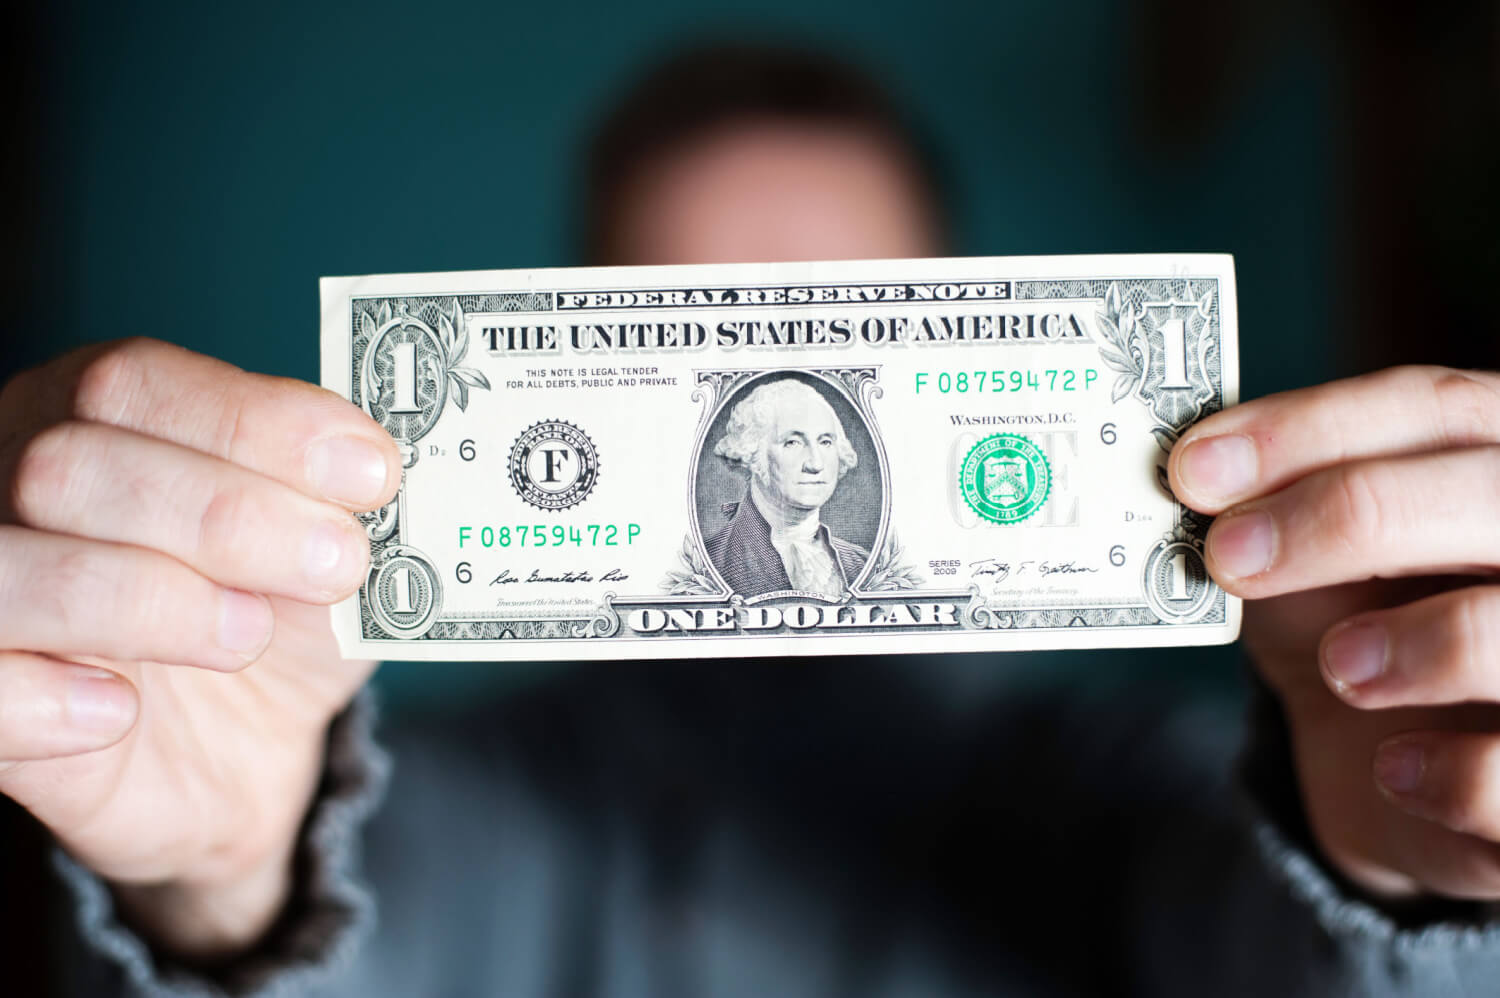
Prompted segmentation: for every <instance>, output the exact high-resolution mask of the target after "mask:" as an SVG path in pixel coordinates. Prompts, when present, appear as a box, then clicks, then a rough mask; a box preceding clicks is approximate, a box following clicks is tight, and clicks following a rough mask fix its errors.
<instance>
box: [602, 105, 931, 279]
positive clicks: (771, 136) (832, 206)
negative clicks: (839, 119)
mask: <svg viewBox="0 0 1500 998" xmlns="http://www.w3.org/2000/svg"><path fill="white" fill-rule="evenodd" d="M642 174H643V175H641V176H638V177H636V178H634V179H633V180H631V181H630V182H629V183H628V184H627V186H626V187H625V190H624V191H623V193H622V196H621V198H620V201H619V216H618V218H617V221H616V224H615V226H614V230H613V233H612V235H613V242H612V244H611V246H610V248H609V254H608V255H609V259H608V260H607V261H606V262H608V263H615V264H674V263H752V262H763V261H772V260H839V259H861V258H877V257H920V256H932V255H935V254H936V253H938V252H939V250H940V239H939V235H938V232H937V226H936V224H935V221H934V217H933V208H932V205H931V204H930V202H929V199H928V198H927V197H926V195H925V194H924V192H923V189H922V188H921V187H920V185H919V184H918V183H917V182H916V180H915V178H914V176H913V174H912V172H911V168H910V167H909V166H908V164H907V161H906V159H905V157H904V156H903V154H902V153H901V152H900V151H899V150H897V149H896V148H895V147H893V146H892V145H891V144H890V143H889V142H888V141H887V140H885V139H883V138H882V137H880V136H877V135H873V134H869V133H868V132H866V131H864V130H860V129H855V128H841V127H837V126H819V125H815V124H802V123H797V122H785V121H774V120H768V121H755V120H749V121H745V122H741V123H737V124H732V125H726V126H724V127H722V128H719V129H716V130H714V131H711V132H708V133H706V134H705V135H703V136H702V137H700V138H698V139H695V140H692V141H690V142H689V143H687V144H686V145H684V146H682V147H680V148H677V149H674V150H671V151H669V152H666V153H664V154H663V155H662V158H661V160H660V162H659V163H656V164H653V165H652V166H650V167H648V168H647V169H645V170H644V171H642Z"/></svg>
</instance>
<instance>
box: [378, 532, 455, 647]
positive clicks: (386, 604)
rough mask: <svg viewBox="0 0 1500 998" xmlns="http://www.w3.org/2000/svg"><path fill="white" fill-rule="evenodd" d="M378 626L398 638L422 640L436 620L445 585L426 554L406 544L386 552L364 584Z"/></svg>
mask: <svg viewBox="0 0 1500 998" xmlns="http://www.w3.org/2000/svg"><path fill="white" fill-rule="evenodd" d="M365 589H366V592H367V593H368V594H369V601H368V602H369V607H370V613H371V615H372V616H373V617H374V618H375V623H376V624H378V625H379V626H380V628H381V629H383V630H384V631H385V632H386V633H387V634H388V635H390V636H391V637H396V638H407V639H410V638H419V637H421V636H422V635H423V634H425V633H426V632H427V630H428V629H429V628H430V627H432V625H433V623H434V622H435V621H436V620H437V616H438V610H440V609H441V608H442V603H443V583H442V580H441V579H440V578H439V577H438V572H437V568H436V567H435V566H434V565H433V564H432V561H431V559H429V558H428V557H427V556H426V555H425V554H423V553H422V552H420V551H418V550H417V549H416V548H413V547H410V546H408V545H404V544H392V545H390V546H388V547H385V548H383V549H382V550H381V551H380V553H379V555H378V556H376V558H375V560H374V562H373V563H372V564H371V566H370V576H369V579H368V580H367V581H366V583H365Z"/></svg>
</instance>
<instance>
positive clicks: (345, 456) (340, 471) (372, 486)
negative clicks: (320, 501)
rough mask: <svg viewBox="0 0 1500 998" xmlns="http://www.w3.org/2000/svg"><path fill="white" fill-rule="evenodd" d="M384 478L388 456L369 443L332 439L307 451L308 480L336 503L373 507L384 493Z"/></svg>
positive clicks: (321, 441)
mask: <svg viewBox="0 0 1500 998" xmlns="http://www.w3.org/2000/svg"><path fill="white" fill-rule="evenodd" d="M385 476H386V467H385V455H384V454H382V453H381V452H380V449H379V448H378V447H376V446H375V445H374V444H372V443H370V441H368V440H362V439H360V438H359V437H330V438H328V439H327V440H319V441H317V442H316V443H314V444H313V445H312V446H311V447H309V448H308V449H307V477H308V478H309V479H310V480H311V481H312V483H313V485H314V486H315V487H316V488H317V489H318V491H320V492H322V493H323V495H325V496H327V497H328V498H329V499H332V500H334V501H335V502H342V503H347V504H349V505H351V506H367V505H374V504H375V503H377V502H379V501H380V496H381V494H382V493H383V492H384V491H385Z"/></svg>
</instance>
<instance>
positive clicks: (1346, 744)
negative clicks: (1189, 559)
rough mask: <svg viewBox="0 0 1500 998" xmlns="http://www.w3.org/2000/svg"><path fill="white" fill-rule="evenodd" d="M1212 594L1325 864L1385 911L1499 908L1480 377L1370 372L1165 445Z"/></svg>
mask: <svg viewBox="0 0 1500 998" xmlns="http://www.w3.org/2000/svg"><path fill="white" fill-rule="evenodd" d="M1169 474H1170V478H1171V484H1172V488H1173V490H1174V491H1175V492H1176V493H1177V495H1178V496H1179V497H1180V498H1181V499H1182V501H1183V502H1184V503H1186V504H1187V505H1188V506H1190V507H1192V508H1193V509H1196V510H1199V511H1201V512H1204V513H1211V514H1218V519H1217V520H1216V521H1215V523H1214V525H1213V527H1212V528H1211V529H1210V531H1209V534H1208V540H1207V552H1206V557H1207V562H1208V568H1209V571H1210V573H1211V574H1212V575H1213V577H1214V578H1215V579H1216V580H1217V581H1218V582H1219V584H1220V585H1222V586H1223V587H1224V588H1225V589H1226V590H1228V591H1229V592H1232V593H1235V594H1237V595H1239V596H1243V597H1245V598H1246V599H1247V600H1249V601H1251V602H1248V603H1247V604H1246V606H1245V626H1244V638H1245V644H1246V647H1247V648H1248V650H1249V652H1250V655H1251V657H1252V659H1253V660H1254V662H1255V665H1256V667H1257V668H1258V669H1259V670H1260V673H1261V675H1262V676H1263V677H1264V678H1265V680H1266V681H1267V683H1268V684H1269V685H1270V686H1271V687H1272V689H1274V690H1275V691H1276V693H1277V694H1278V695H1279V696H1280V698H1281V701H1282V704H1283V706H1284V708H1285V710H1286V714H1287V718H1288V722H1289V725H1290V730H1291V733H1292V742H1293V745H1292V751H1293V755H1294V758H1295V761H1296V766H1297V772H1298V776H1299V779H1300V784H1301V792H1302V799H1303V802H1304V805H1305V808H1306V811H1307V814H1308V817H1309V820H1310V824H1311V827H1312V831H1313V834H1314V835H1315V836H1316V838H1317V840H1318V842H1319V844H1320V845H1321V847H1322V849H1323V851H1324V853H1325V854H1326V856H1327V858H1328V859H1329V860H1330V861H1331V862H1332V863H1333V864H1334V865H1335V866H1336V867H1337V868H1338V869H1339V870H1341V871H1342V872H1343V873H1344V874H1345V875H1346V876H1348V877H1349V878H1350V879H1352V880H1353V881H1354V882H1355V883H1357V884H1359V885H1360V886H1362V887H1363V888H1364V889H1366V890H1368V891H1370V892H1371V893H1372V894H1375V895H1377V896H1382V897H1387V898H1401V897H1411V896H1416V895H1421V894H1438V895H1444V896H1449V897H1456V898H1471V899H1496V898H1500V705H1497V702H1500V586H1496V585H1494V584H1492V580H1493V577H1494V574H1495V572H1496V569H1497V567H1500V376H1497V375H1495V374H1490V373H1484V372H1459V371H1453V370H1447V369H1443V368H1434V367H1410V368H1398V369H1393V370H1389V371H1383V372H1380V373H1377V374H1373V375H1369V376H1367V377H1361V378H1354V379H1351V380H1347V381H1340V382H1335V383H1333V384H1329V385H1323V386H1320V387H1316V388H1310V389H1306V390H1303V391H1295V392H1288V393H1285V394H1281V395H1274V396H1271V397H1269V398H1264V399H1259V400H1257V401H1254V402H1250V403H1247V404H1245V405H1242V406H1236V407H1234V408H1232V409H1229V410H1226V411H1224V412H1222V413H1218V414H1216V415H1214V416H1212V417H1211V418H1209V419H1206V420H1204V421H1203V422H1202V423H1200V424H1198V425H1197V426H1194V427H1193V428H1192V429H1191V430H1190V431H1188V432H1187V433H1186V434H1184V435H1183V437H1182V439H1181V440H1180V441H1179V442H1178V444H1177V446H1176V448H1175V449H1174V450H1173V452H1172V456H1171V460H1170V462H1169Z"/></svg>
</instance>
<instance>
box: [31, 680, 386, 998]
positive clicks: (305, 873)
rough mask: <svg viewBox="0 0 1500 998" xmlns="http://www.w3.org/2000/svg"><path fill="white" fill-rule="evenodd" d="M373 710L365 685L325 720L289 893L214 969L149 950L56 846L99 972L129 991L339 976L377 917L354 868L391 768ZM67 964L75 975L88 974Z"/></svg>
mask: <svg viewBox="0 0 1500 998" xmlns="http://www.w3.org/2000/svg"><path fill="white" fill-rule="evenodd" d="M375 713H376V711H375V703H374V696H373V694H372V693H371V692H370V691H369V690H368V689H365V690H363V691H361V692H360V693H359V695H358V696H356V697H355V699H354V700H353V701H352V702H351V703H350V705H349V706H348V707H347V708H346V709H345V710H344V712H343V713H341V714H340V715H339V716H338V717H337V718H335V719H334V721H333V723H332V724H331V725H330V726H329V729H328V739H327V752H326V755H325V763H324V771H323V778H322V781H321V782H320V784H319V787H318V792H317V795H316V796H315V798H314V800H313V804H312V807H311V808H310V809H309V811H308V817H307V820H306V821H305V822H304V824H303V827H302V834H301V839H300V841H299V843H298V847H297V854H296V859H295V864H296V872H295V879H294V883H293V894H292V898H291V900H290V901H289V902H288V905H287V907H286V910H285V911H283V913H282V914H281V916H280V917H279V918H278V919H277V922H276V924H275V926H273V928H272V929H271V931H270V932H269V933H267V935H266V936H265V938H264V939H263V940H262V941H261V942H260V943H259V944H258V945H257V946H256V947H255V948H254V949H253V950H251V951H249V952H247V953H246V954H244V956H242V957H241V958H239V959H237V960H235V961H233V962H232V963H230V964H228V965H226V966H223V967H220V968H216V969H215V970H213V971H212V972H208V971H204V970H200V969H195V968H189V967H185V966H181V965H177V964H174V963H173V962H172V961H171V958H170V957H169V956H166V955H164V954H162V953H160V952H158V951H155V950H153V949H152V948H151V946H150V944H149V943H148V942H147V941H146V940H145V939H143V938H141V937H140V936H139V935H137V934H136V932H135V931H134V930H132V929H131V928H129V927H128V926H126V925H125V924H123V923H122V922H121V921H120V919H119V916H118V914H117V912H116V911H115V906H114V899H113V897H112V896H111V894H110V891H109V887H108V886H107V885H106V884H105V882H104V881H103V880H101V879H100V878H99V877H98V876H96V875H95V874H93V873H92V872H90V871H89V870H87V869H85V868H84V867H82V866H80V865H79V864H78V863H77V862H76V861H74V860H73V859H72V858H71V857H69V856H68V855H66V854H65V853H64V852H63V851H62V850H61V849H54V850H53V865H54V867H55V869H56V872H57V874H58V876H59V877H60V879H61V880H62V882H63V884H64V885H65V886H66V888H67V889H68V891H69V892H70V893H71V895H72V898H73V902H74V909H75V912H76V926H77V930H78V933H79V936H80V938H81V943H82V946H83V948H84V950H85V951H91V952H92V954H93V955H94V957H95V958H96V959H95V960H94V961H90V962H95V963H99V962H102V963H103V964H104V965H105V966H104V967H101V968H100V969H101V970H103V971H105V976H106V977H108V978H114V979H115V980H116V981H121V982H122V983H124V985H125V992H126V993H127V994H131V995H141V996H151V998H231V996H232V998H248V996H254V998H291V996H301V995H307V994H309V993H311V992H312V991H313V990H314V989H315V988H316V987H317V986H318V985H319V984H321V983H323V982H324V981H326V980H329V979H331V978H334V977H336V976H337V974H338V973H339V972H340V971H341V970H342V969H343V968H344V967H346V966H347V965H348V964H349V963H351V962H352V961H353V960H354V958H355V955H356V953H357V951H358V949H359V947H360V945H361V943H362V942H363V940H364V939H365V937H366V936H368V934H369V932H370V930H371V928H372V927H373V925H374V921H375V902H374V897H373V894H372V893H371V891H370V889H369V887H368V886H366V885H365V884H364V883H363V882H362V881H361V879H360V877H359V873H358V869H359V832H360V829H361V827H362V826H363V824H364V822H365V820H366V819H367V818H368V817H369V815H370V813H371V812H372V811H373V810H374V809H375V807H376V806H377V805H378V804H379V802H380V800H381V799H382V797H383V796H384V794H385V788H386V783H387V779H388V777H389V772H390V759H389V757H388V756H387V755H386V753H385V752H384V751H383V750H382V749H381V748H380V747H379V746H378V745H376V743H375V740H374V736H373V728H374V722H375ZM110 969H113V971H114V973H110V972H109V970H110ZM73 971H74V973H73V974H72V975H70V976H74V977H75V979H77V978H87V977H92V976H93V975H91V974H89V973H87V972H81V973H80V971H82V968H77V967H75V968H73ZM80 983H81V982H80ZM87 993H89V994H94V993H96V992H95V991H94V990H93V989H92V988H89V989H87Z"/></svg>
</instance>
